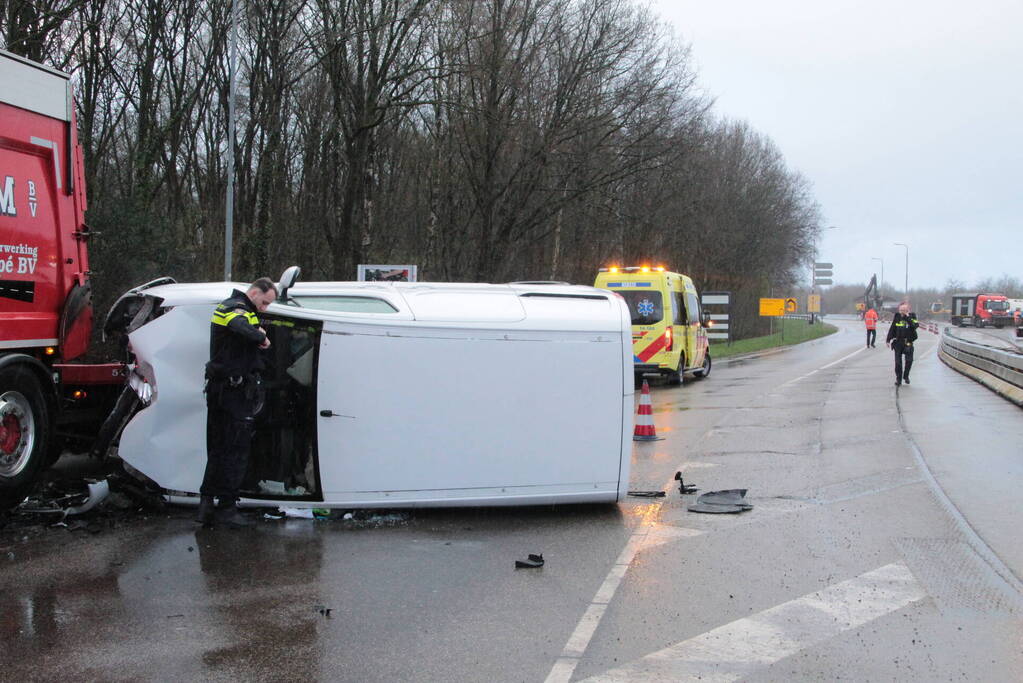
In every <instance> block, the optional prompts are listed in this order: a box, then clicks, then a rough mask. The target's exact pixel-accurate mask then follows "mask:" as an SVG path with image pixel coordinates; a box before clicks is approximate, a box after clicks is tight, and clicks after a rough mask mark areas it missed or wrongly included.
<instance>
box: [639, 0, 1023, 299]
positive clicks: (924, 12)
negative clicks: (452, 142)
mask: <svg viewBox="0 0 1023 683" xmlns="http://www.w3.org/2000/svg"><path fill="white" fill-rule="evenodd" d="M652 8H653V9H654V11H655V12H657V13H658V14H660V16H661V17H662V18H663V19H664V20H665V21H666V22H668V23H670V24H671V25H672V26H673V27H674V31H675V33H676V35H678V36H680V37H681V39H682V40H683V41H685V42H686V43H689V44H690V46H691V47H692V56H693V59H694V62H695V64H696V67H697V69H698V72H699V78H700V85H701V87H702V88H703V89H704V90H705V91H706V92H707V94H708V95H710V96H712V97H715V98H716V105H715V110H716V112H717V113H718V114H720V115H724V116H727V117H729V118H733V119H745V120H746V121H748V122H749V123H750V125H752V126H753V127H754V128H755V129H757V130H759V131H761V132H762V133H764V134H766V135H768V136H769V137H770V138H772V139H773V140H774V142H775V143H776V144H777V145H778V146H779V148H780V149H781V151H782V153H783V154H784V156H785V158H786V160H787V162H788V163H789V165H790V166H791V167H792V168H793V169H795V170H798V171H800V172H801V173H803V174H804V175H805V176H806V177H807V178H809V180H810V181H811V182H812V183H813V187H814V193H815V195H816V198H817V201H818V202H819V203H820V205H821V209H822V212H823V217H824V225H826V226H830V225H834V226H837V229H836V230H826V231H824V234H823V236H822V239H821V242H820V250H819V260H821V261H831V262H833V263H834V264H835V281H836V282H840V283H856V282H863V283H864V284H865V283H866V282H867V280H868V279H869V278H870V275H871V273H874V272H877V273H878V276H879V277H880V272H879V271H880V267H879V264H878V262H877V261H872V260H871V258H872V257H879V258H882V259H884V270H885V272H884V275H885V279H886V280H887V281H888V282H890V283H892V284H893V285H895V286H896V287H898V288H899V289H901V288H902V283H903V278H904V274H905V267H904V263H905V250H904V249H903V248H902V247H898V246H894V245H893V244H892V243H893V242H904V243H906V244H908V245H909V286H910V287H911V288H913V287H930V286H935V287H940V286H943V285H944V284H945V282H946V281H947V280H948V279H949V278H956V279H959V280H962V281H964V282H965V283H966V284H967V285H972V284H973V283H974V282H976V281H977V280H979V279H980V278H983V277H987V276H1000V275H1002V274H1004V273H1008V274H1010V275H1013V276H1015V277H1023V2H1021V1H1020V0H968V1H967V0H959V1H956V2H950V1H948V0H930V1H927V2H924V1H921V0H886V1H879V0H766V1H765V0H760V1H756V0H652Z"/></svg>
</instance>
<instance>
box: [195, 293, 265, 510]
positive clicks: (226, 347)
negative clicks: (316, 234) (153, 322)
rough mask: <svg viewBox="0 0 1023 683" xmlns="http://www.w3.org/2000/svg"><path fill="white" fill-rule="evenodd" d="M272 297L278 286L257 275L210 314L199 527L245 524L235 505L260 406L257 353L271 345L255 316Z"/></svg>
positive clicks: (260, 359) (263, 309)
mask: <svg viewBox="0 0 1023 683" xmlns="http://www.w3.org/2000/svg"><path fill="white" fill-rule="evenodd" d="M276 299H277V286H276V285H275V284H274V283H273V281H272V280H270V278H266V277H261V278H259V279H258V280H256V281H255V282H253V283H252V284H251V285H250V286H249V288H248V290H247V291H246V292H240V291H238V290H237V289H236V290H234V291H232V292H231V296H229V297H228V298H227V299H224V300H223V301H221V302H220V304H219V305H218V306H217V308H216V309H215V310H214V311H213V318H212V320H211V321H210V361H209V363H207V364H206V409H207V413H206V473H205V475H204V476H203V480H202V486H201V487H200V489H199V493H200V496H201V498H200V499H199V518H198V521H199V522H201V523H202V524H203V525H207V526H208V525H212V524H213V522H214V517H215V516H216V518H217V519H218V520H219V521H222V522H224V523H226V524H228V525H229V526H235V527H237V526H244V525H246V524H248V523H249V521H248V520H247V519H246V518H245V517H244V516H243V515H241V514H240V513H239V512H238V509H237V507H236V503H237V502H238V489H239V488H240V487H241V485H242V480H243V479H244V477H245V470H246V468H247V467H248V464H249V450H250V448H251V446H252V435H253V433H254V431H255V419H256V414H257V413H258V412H259V409H260V407H261V403H262V390H261V387H260V378H259V371H260V370H261V369H262V367H263V358H262V353H261V351H262V350H263V349H267V348H269V347H270V340H269V339H268V338H267V336H266V332H265V331H264V330H263V328H262V327H260V324H259V317H258V316H257V315H256V314H257V313H259V312H262V311H265V310H266V308H267V306H269V305H270V304H272V303H273V302H274V301H275V300H276ZM214 498H216V499H217V500H216V506H214Z"/></svg>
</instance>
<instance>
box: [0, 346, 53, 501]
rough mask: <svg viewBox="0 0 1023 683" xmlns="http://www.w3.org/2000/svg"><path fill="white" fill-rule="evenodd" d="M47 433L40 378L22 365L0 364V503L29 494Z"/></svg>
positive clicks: (44, 453) (42, 462)
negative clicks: (5, 365)
mask: <svg viewBox="0 0 1023 683" xmlns="http://www.w3.org/2000/svg"><path fill="white" fill-rule="evenodd" d="M50 436H51V428H50V415H49V411H48V409H47V405H46V398H45V397H44V396H43V388H42V385H40V383H39V379H38V378H37V377H36V376H35V374H34V373H33V372H32V371H31V370H30V369H28V368H27V367H24V366H22V365H11V366H8V367H5V368H0V507H2V508H5V509H6V508H8V507H11V506H13V505H17V504H18V503H20V502H21V501H22V500H24V498H25V496H26V495H28V493H29V491H30V490H31V488H32V485H33V484H35V481H36V478H37V477H38V476H39V473H40V471H41V470H42V469H43V468H44V467H45V466H46V460H47V456H48V453H49V442H50Z"/></svg>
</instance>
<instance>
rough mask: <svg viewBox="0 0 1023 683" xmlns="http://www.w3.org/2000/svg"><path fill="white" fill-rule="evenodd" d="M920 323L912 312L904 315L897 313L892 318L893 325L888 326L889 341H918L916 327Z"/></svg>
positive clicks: (903, 342) (901, 342)
mask: <svg viewBox="0 0 1023 683" xmlns="http://www.w3.org/2000/svg"><path fill="white" fill-rule="evenodd" d="M919 324H920V323H919V322H917V320H916V317H915V316H914V315H912V314H910V315H902V314H901V313H896V314H895V317H894V318H893V319H892V326H891V327H889V328H888V342H889V343H890V342H894V343H896V344H906V343H912V342H915V341H916V337H917V334H916V328H917V326H918V325H919Z"/></svg>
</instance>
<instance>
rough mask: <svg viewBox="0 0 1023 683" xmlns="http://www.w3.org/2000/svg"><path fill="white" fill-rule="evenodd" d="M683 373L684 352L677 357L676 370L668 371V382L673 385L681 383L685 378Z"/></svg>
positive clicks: (684, 366)
mask: <svg viewBox="0 0 1023 683" xmlns="http://www.w3.org/2000/svg"><path fill="white" fill-rule="evenodd" d="M685 374H686V357H685V354H682V355H681V356H679V359H678V370H676V371H675V372H671V373H668V374H667V375H666V377H667V379H668V384H669V385H671V386H673V387H677V386H678V385H679V384H682V382H683V381H684V380H685Z"/></svg>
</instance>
